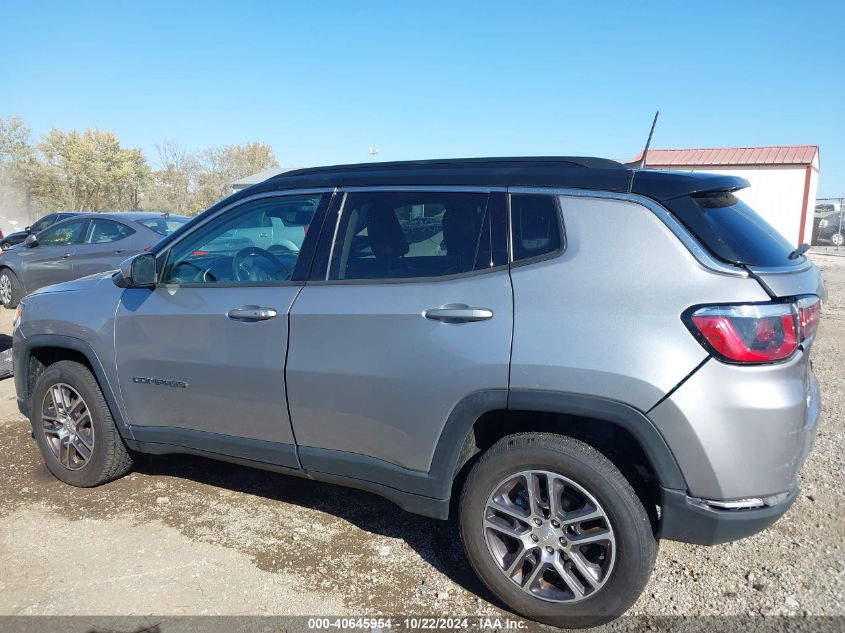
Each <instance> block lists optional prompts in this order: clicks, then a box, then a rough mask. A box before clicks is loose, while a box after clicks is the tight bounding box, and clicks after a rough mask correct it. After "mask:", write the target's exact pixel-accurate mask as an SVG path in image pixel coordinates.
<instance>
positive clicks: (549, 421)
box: [14, 158, 825, 626]
mask: <svg viewBox="0 0 845 633" xmlns="http://www.w3.org/2000/svg"><path fill="white" fill-rule="evenodd" d="M745 186H747V182H746V181H744V180H742V179H741V178H737V177H733V176H717V175H705V174H692V173H669V172H656V171H649V170H640V171H637V170H631V169H628V168H626V167H624V166H623V165H621V164H619V163H616V162H613V161H608V160H603V159H596V158H523V159H512V158H502V159H472V160H446V161H424V162H407V163H376V164H366V165H346V166H338V167H326V168H315V169H305V170H299V171H294V172H287V173H285V174H283V175H281V176H278V177H275V178H271V179H270V180H267V181H265V182H263V183H261V184H259V185H256V186H254V187H252V188H250V189H247V190H244V191H242V192H239V193H237V194H235V195H234V196H232V197H230V198H228V199H226V200H224V201H222V202H220V203H219V204H217V205H215V206H214V207H212V208H210V209H209V210H208V211H206V212H205V213H203V214H201V215H200V216H198V217H196V218H194V219H193V220H191V221H190V222H189V223H188V224H186V225H185V226H183V227H182V228H180V229H179V230H177V231H175V232H174V233H173V234H172V235H170V236H168V237H166V238H164V239H163V240H162V241H161V242H160V243H158V244H157V245H156V246H154V247H153V248H151V249H150V251H149V252H147V253H143V254H141V255H138V256H136V257H134V258H132V259H130V260H128V261H127V262H125V263H124V265H123V266H122V269H121V270H120V271H119V272H110V273H107V274H101V275H97V276H90V277H87V278H85V279H79V280H76V281H71V282H68V283H64V284H61V285H56V286H51V287H48V288H44V289H42V290H39V291H38V292H35V293H33V294H31V295H29V296H28V297H26V298H25V299H24V300H23V302H22V304H21V307H20V308H19V314H18V315H17V320H16V329H15V332H14V361H15V380H16V387H17V393H18V403H19V406H20V409H21V411H22V412H23V413H24V414H25V415H26V416H28V417H29V419H30V420H31V422H32V427H33V431H34V436H35V438H36V441H37V442H38V446H39V448H40V450H41V452H42V454H43V456H44V459H45V461H46V464H47V466H48V468H49V469H50V470H51V471H52V472H53V473H54V474H55V475H56V477H58V478H59V479H61V480H62V481H65V482H67V483H69V484H72V485H75V486H96V485H98V484H102V483H104V482H106V481H109V480H111V479H114V478H116V477H119V476H121V475H123V474H124V473H126V472H127V471H128V470H129V469H130V468H131V466H132V459H133V458H132V456H133V454H134V453H156V454H161V453H193V454H198V455H204V456H208V457H212V458H215V459H223V460H228V461H234V462H237V463H241V464H248V465H251V466H256V467H258V468H266V469H271V470H275V471H279V472H283V473H286V474H291V475H298V476H301V477H305V478H309V479H316V480H321V481H329V482H336V483H340V484H344V485H348V486H353V487H356V488H362V489H365V490H369V491H371V492H374V493H376V494H379V495H383V496H384V497H387V498H388V499H390V500H392V501H394V502H395V503H397V504H398V505H399V506H401V507H402V508H404V509H406V510H408V511H410V512H416V513H419V514H423V515H426V516H430V517H436V518H439V519H447V518H450V517H455V518H456V519H457V522H458V523H459V529H460V533H461V536H462V538H463V542H464V545H465V548H466V554H467V557H468V559H469V562H470V563H471V565H472V566H473V568H474V569H475V570H476V572H477V573H478V575H479V576H480V577H481V579H482V580H483V581H484V583H485V584H486V585H487V586H488V587H489V588H490V590H491V591H492V592H493V593H494V594H495V595H496V596H497V597H498V598H499V599H501V601H502V602H503V603H504V604H505V605H507V606H508V607H510V608H511V609H513V610H514V611H516V612H518V613H520V614H523V615H525V616H528V617H530V618H535V619H537V620H540V621H543V622H548V623H552V624H556V625H560V626H590V625H596V624H600V623H602V622H606V621H608V620H610V619H612V618H613V617H615V616H617V615H619V614H621V613H623V612H624V611H625V610H626V609H628V607H630V606H631V605H632V604H633V603H634V601H635V600H636V599H637V597H638V595H639V594H640V592H641V591H642V590H643V587H644V586H645V584H646V582H647V580H648V577H649V574H650V573H651V570H652V567H653V565H654V561H655V557H656V555H657V543H658V539H660V538H664V539H672V540H679V541H685V542H689V543H700V544H712V543H722V542H725V541H729V540H733V539H738V538H741V537H744V536H747V535H749V534H753V533H755V532H757V531H759V530H762V529H764V528H766V527H767V526H769V525H770V524H771V523H773V522H774V521H775V520H777V519H778V518H779V517H780V516H781V515H783V514H784V513H785V512H786V511H787V509H788V508H789V507H790V505H791V504H792V503H793V501H794V500H795V498H796V494H797V487H796V477H797V474H798V471H799V469H800V468H801V465H802V464H803V462H804V460H805V458H806V456H807V453H808V452H809V450H810V448H811V446H812V444H813V437H814V433H815V428H816V420H817V418H818V412H819V388H818V383H817V382H816V378H815V376H814V375H813V372H812V369H811V364H810V359H809V352H810V347H811V345H812V341H813V338H814V335H815V332H816V328H817V325H818V322H819V313H820V305H821V301H822V300H823V299H824V298H825V294H824V287H823V284H822V281H821V277H820V275H819V272H818V271H817V269H816V268H815V267H814V266H813V264H812V263H811V262H810V261H809V260H808V259H807V258H806V257H805V256H804V255H803V250H802V249H793V246H792V245H790V244H788V243H787V242H786V241H785V240H784V239H783V238H782V237H780V236H779V235H778V234H777V233H776V232H775V231H774V230H773V229H772V228H771V227H770V226H769V225H768V224H766V223H765V222H764V221H763V220H762V219H761V218H760V217H759V216H758V215H756V214H755V213H754V212H753V211H752V210H751V209H750V208H748V207H747V206H746V205H745V204H744V203H743V202H742V201H741V200H740V199H739V198H738V197H737V196H736V195H735V192H736V191H737V190H738V189H741V188H742V187H745ZM261 227H265V228H263V229H262V228H261ZM274 227H285V230H284V231H281V230H280V231H278V234H279V239H278V240H276V238H275V237H274V235H276V232H275V231H274ZM297 227H299V228H297ZM282 235H283V236H282Z"/></svg>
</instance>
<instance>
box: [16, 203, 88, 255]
mask: <svg viewBox="0 0 845 633" xmlns="http://www.w3.org/2000/svg"><path fill="white" fill-rule="evenodd" d="M75 215H79V213H78V212H75V211H61V212H59V213H51V214H50V215H45V216H44V217H43V218H40V219H39V220H36V221H35V222H33V223H32V225H31V226H28V227H26V228H25V229H24V230H23V231H17V232H16V233H9V234H8V235H7V236H5V237H3V235H2V234H0V248H2V249H3V250H4V251H5V250H7V249H10V248H12V246H14V245H15V244H20V243H21V242H23V241H24V240H25V239H26V238H27V237H29V236H30V235H32V234H33V233H38V232H39V231H43V230H44V229H46V228H47V227H49V226H52V225H53V224H55V223H56V222H61V221H62V220H66V219H67V218H70V217H73V216H75Z"/></svg>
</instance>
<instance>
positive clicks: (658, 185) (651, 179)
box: [629, 169, 748, 202]
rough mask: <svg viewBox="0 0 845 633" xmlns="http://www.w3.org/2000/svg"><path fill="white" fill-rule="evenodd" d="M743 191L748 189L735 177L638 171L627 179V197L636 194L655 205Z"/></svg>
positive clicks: (745, 183)
mask: <svg viewBox="0 0 845 633" xmlns="http://www.w3.org/2000/svg"><path fill="white" fill-rule="evenodd" d="M746 187H748V181H747V180H746V179H745V178H740V177H739V176H726V175H721V174H702V173H700V172H685V171H656V170H652V169H638V170H636V171H635V172H634V174H633V177H632V178H631V188H630V191H629V193H637V194H640V195H643V196H647V197H649V198H652V199H654V200H657V201H658V202H665V201H666V200H672V199H673V198H679V197H681V196H689V195H692V194H696V193H707V192H709V191H736V190H738V189H745V188H746Z"/></svg>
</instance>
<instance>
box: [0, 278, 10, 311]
mask: <svg viewBox="0 0 845 633" xmlns="http://www.w3.org/2000/svg"><path fill="white" fill-rule="evenodd" d="M0 301H2V302H3V305H9V304H10V303H11V302H12V280H11V279H9V275H8V274H7V273H3V274H2V275H0Z"/></svg>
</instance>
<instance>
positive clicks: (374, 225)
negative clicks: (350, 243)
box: [367, 206, 409, 277]
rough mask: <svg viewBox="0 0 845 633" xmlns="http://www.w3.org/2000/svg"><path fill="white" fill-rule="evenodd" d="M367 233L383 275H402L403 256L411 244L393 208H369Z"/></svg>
mask: <svg viewBox="0 0 845 633" xmlns="http://www.w3.org/2000/svg"><path fill="white" fill-rule="evenodd" d="M367 235H368V236H369V238H370V247H371V248H372V249H373V255H374V256H375V258H376V261H377V262H378V264H379V266H378V268H379V271H380V272H381V273H382V274H381V276H383V277H402V276H403V275H402V269H403V268H404V266H403V262H402V258H403V257H404V256H405V255H407V254H408V250H409V245H408V238H406V237H405V233H404V232H403V231H402V226H401V225H400V224H399V218H397V217H396V213H395V212H394V211H393V209H391V208H390V207H383V206H379V207H376V206H373V207H370V208H369V209H368V210H367Z"/></svg>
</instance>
